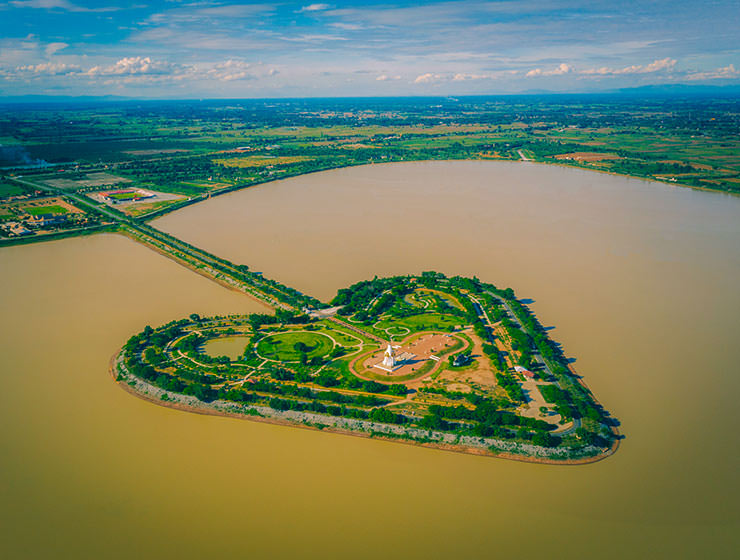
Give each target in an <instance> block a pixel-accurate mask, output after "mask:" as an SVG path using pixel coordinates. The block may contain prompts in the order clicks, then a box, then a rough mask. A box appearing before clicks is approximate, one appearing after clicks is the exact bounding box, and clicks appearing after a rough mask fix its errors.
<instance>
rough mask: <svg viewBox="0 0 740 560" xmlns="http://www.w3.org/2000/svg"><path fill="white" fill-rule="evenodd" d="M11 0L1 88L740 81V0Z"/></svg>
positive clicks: (373, 88)
mask: <svg viewBox="0 0 740 560" xmlns="http://www.w3.org/2000/svg"><path fill="white" fill-rule="evenodd" d="M132 2H133V3H132V4H123V3H120V2H114V1H113V0H111V1H107V0H99V1H96V2H93V1H89V0H10V1H7V2H4V1H3V0H0V96H24V95H71V96H79V95H94V96H100V95H117V96H131V97H146V98H176V99H186V98H250V97H336V96H409V95H411V96H414V95H419V96H425V95H434V96H436V95H445V96H446V95H482V94H506V93H522V92H524V93H526V92H535V91H554V92H594V91H609V90H614V89H619V88H628V87H638V86H643V85H652V84H675V83H681V84H710V85H730V84H732V85H737V84H740V2H739V1H738V0H691V1H685V0H620V1H618V2H617V1H614V0H609V1H603V0H592V1H588V2H584V1H573V0H528V1H521V0H504V1H484V0H468V1H440V2H403V1H395V2H394V1H392V0H384V1H378V2H374V1H365V2H351V1H350V2H331V3H308V2H269V1H265V2H228V1H218V0H213V1H201V2H187V1H178V0H163V1H148V0H140V1H137V0H132Z"/></svg>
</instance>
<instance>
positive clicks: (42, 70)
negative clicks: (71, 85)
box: [15, 62, 80, 76]
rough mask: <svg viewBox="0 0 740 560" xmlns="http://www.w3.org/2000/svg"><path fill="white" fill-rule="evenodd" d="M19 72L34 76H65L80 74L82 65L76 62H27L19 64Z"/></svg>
mask: <svg viewBox="0 0 740 560" xmlns="http://www.w3.org/2000/svg"><path fill="white" fill-rule="evenodd" d="M15 70H16V72H17V73H18V74H25V75H29V74H30V75H34V76H63V75H67V74H78V73H79V72H80V67H79V66H77V65H76V64H61V63H59V64H57V63H53V62H42V63H41V64H27V65H25V66H18V67H17V68H16V69H15Z"/></svg>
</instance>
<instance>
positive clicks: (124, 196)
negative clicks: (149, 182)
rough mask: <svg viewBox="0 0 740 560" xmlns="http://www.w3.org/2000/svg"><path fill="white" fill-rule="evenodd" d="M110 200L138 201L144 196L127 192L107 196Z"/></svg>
mask: <svg viewBox="0 0 740 560" xmlns="http://www.w3.org/2000/svg"><path fill="white" fill-rule="evenodd" d="M107 196H108V198H112V199H114V200H136V199H137V198H141V197H142V194H141V193H138V192H126V193H112V194H108V195H107Z"/></svg>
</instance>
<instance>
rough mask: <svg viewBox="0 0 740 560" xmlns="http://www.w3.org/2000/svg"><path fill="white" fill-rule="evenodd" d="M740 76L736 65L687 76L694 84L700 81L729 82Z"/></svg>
mask: <svg viewBox="0 0 740 560" xmlns="http://www.w3.org/2000/svg"><path fill="white" fill-rule="evenodd" d="M738 76H740V70H736V69H735V65H734V64H730V65H728V66H723V67H722V68H717V69H716V70H709V71H708V72H692V73H689V74H688V75H687V76H686V79H687V80H691V81H692V82H695V81H699V80H702V81H703V80H727V79H730V78H737V77H738Z"/></svg>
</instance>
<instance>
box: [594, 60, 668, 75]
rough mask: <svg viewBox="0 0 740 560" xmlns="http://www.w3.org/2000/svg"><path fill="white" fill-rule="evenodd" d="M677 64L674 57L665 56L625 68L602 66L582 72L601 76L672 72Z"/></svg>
mask: <svg viewBox="0 0 740 560" xmlns="http://www.w3.org/2000/svg"><path fill="white" fill-rule="evenodd" d="M675 66H676V61H675V60H674V59H672V58H663V59H660V60H654V61H653V62H651V63H650V64H646V65H642V64H633V65H632V66H626V67H625V68H609V67H607V66H602V67H601V68H588V69H586V70H581V72H580V73H581V74H596V75H600V76H618V75H624V74H651V73H653V72H664V71H665V72H671V71H673V69H674V67H675Z"/></svg>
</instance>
